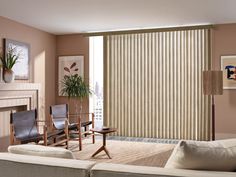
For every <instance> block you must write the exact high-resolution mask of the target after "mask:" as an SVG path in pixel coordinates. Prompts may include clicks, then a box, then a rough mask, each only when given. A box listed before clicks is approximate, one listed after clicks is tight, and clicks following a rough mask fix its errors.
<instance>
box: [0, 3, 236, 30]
mask: <svg viewBox="0 0 236 177" xmlns="http://www.w3.org/2000/svg"><path fill="white" fill-rule="evenodd" d="M235 7H236V0H0V16H3V17H7V18H9V19H12V20H15V21H18V22H21V23H23V24H26V25H29V26H33V27H35V28H38V29H41V30H43V31H47V32H49V33H53V34H72V33H81V32H94V31H96V32H97V31H110V30H127V29H143V28H160V27H172V26H186V25H199V24H221V23H236V8H235Z"/></svg>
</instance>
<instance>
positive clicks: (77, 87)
mask: <svg viewBox="0 0 236 177" xmlns="http://www.w3.org/2000/svg"><path fill="white" fill-rule="evenodd" d="M61 84H62V90H61V93H62V95H65V96H68V98H69V99H70V98H72V97H73V98H78V99H79V101H80V112H82V102H83V99H84V98H86V97H89V95H90V94H92V90H91V89H90V87H89V85H88V84H86V83H85V81H84V80H83V78H82V77H81V76H79V75H78V74H70V75H65V76H64V78H63V79H62V81H61ZM75 106H76V112H77V105H75ZM77 113H78V112H77Z"/></svg>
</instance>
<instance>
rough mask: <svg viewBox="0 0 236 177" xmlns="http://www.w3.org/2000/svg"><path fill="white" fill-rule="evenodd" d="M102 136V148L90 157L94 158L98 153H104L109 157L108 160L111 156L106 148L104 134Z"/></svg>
mask: <svg viewBox="0 0 236 177" xmlns="http://www.w3.org/2000/svg"><path fill="white" fill-rule="evenodd" d="M102 135H103V145H102V147H100V148H99V149H98V150H97V151H96V152H95V153H94V154H93V155H92V157H94V156H95V155H97V154H98V153H100V152H101V151H105V153H106V155H107V156H108V157H109V159H111V156H110V154H109V152H108V150H107V148H106V134H105V133H104V134H102Z"/></svg>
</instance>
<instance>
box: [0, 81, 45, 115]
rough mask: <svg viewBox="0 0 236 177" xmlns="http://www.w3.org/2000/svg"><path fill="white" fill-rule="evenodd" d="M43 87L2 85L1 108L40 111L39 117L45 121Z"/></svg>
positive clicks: (16, 84)
mask: <svg viewBox="0 0 236 177" xmlns="http://www.w3.org/2000/svg"><path fill="white" fill-rule="evenodd" d="M40 90H41V85H40V84H39V83H0V112H1V108H6V107H7V108H10V107H15V106H21V105H22V106H23V105H24V106H27V109H38V114H39V115H38V116H39V117H40V119H44V113H43V105H42V97H41V92H40Z"/></svg>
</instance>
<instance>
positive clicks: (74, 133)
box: [50, 104, 95, 150]
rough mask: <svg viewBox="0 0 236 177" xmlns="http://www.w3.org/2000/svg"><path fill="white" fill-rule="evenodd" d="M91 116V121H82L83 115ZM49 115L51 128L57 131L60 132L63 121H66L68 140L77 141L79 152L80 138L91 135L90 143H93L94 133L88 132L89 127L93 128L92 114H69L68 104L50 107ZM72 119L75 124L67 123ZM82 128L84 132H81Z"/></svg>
mask: <svg viewBox="0 0 236 177" xmlns="http://www.w3.org/2000/svg"><path fill="white" fill-rule="evenodd" d="M90 114H91V115H92V120H86V121H83V119H82V116H83V115H90ZM50 115H51V120H52V124H53V127H54V128H55V129H57V130H61V129H63V128H64V127H65V124H64V121H65V120H68V131H69V137H70V140H76V141H79V150H82V136H83V135H84V136H85V137H86V136H87V135H92V142H93V144H94V143H95V137H94V132H91V131H90V130H89V126H90V125H91V126H92V128H94V114H93V113H82V114H69V107H68V104H60V105H53V106H50ZM71 118H74V120H76V121H74V122H75V123H69V122H70V119H71ZM82 128H84V131H83V132H82ZM77 137H78V138H77Z"/></svg>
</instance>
